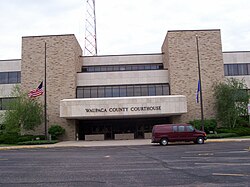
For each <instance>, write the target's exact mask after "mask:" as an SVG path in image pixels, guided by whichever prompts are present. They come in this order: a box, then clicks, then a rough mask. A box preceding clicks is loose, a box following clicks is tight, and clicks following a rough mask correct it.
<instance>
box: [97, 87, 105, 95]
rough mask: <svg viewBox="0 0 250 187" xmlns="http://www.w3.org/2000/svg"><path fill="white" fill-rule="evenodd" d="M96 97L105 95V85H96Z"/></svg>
mask: <svg viewBox="0 0 250 187" xmlns="http://www.w3.org/2000/svg"><path fill="white" fill-rule="evenodd" d="M98 97H105V87H98Z"/></svg>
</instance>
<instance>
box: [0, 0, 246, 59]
mask: <svg viewBox="0 0 250 187" xmlns="http://www.w3.org/2000/svg"><path fill="white" fill-rule="evenodd" d="M85 1H86V0H0V60H4V59H20V58H21V41H22V36H39V35H58V34H75V36H76V38H77V40H78V41H79V43H80V45H81V47H82V49H83V50H84V38H85V19H86V16H85V15H86V14H85V10H86V2H85ZM95 4H96V29H97V48H98V51H97V53H98V55H115V54H116V55H119V54H144V53H160V52H161V45H162V43H163V40H164V38H165V36H166V34H167V31H169V30H202V29H221V37H222V50H223V51H250V1H249V0H208V1H205V0H203V1H202V0H95Z"/></svg>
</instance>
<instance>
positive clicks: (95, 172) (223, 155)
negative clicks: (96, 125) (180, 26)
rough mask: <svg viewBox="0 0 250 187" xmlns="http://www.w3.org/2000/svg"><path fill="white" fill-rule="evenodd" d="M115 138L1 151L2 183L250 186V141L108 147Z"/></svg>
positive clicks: (20, 186) (93, 186) (26, 186)
mask: <svg viewBox="0 0 250 187" xmlns="http://www.w3.org/2000/svg"><path fill="white" fill-rule="evenodd" d="M105 142H106V141H105ZM112 142H114V141H111V142H106V144H105V146H101V147H93V146H90V145H89V147H72V143H70V142H61V143H59V145H60V144H61V145H62V144H64V146H65V145H67V146H65V147H54V148H52V149H41V148H33V149H11V150H1V151H0V168H1V169H0V176H1V177H0V186H4V187H5V186H7V187H12V186H18V187H29V186H32V187H33V186H39V187H41V186H52V187H53V186H55V187H56V186H60V187H64V186H65V187H67V186H91V187H106V186H107V187H110V186H111V187H112V186H114V187H120V186H121V187H124V186H128V187H146V186H150V187H154V186H171V187H172V186H174V187H193V186H194V187H197V186H199V187H207V186H208V187H210V186H211V187H248V186H250V172H249V171H250V150H249V149H248V147H249V144H250V141H239V140H238V141H237V142H236V141H231V142H220V143H215V142H210V141H207V142H206V143H205V144H203V145H198V144H193V143H176V144H170V145H168V146H159V145H158V144H150V140H145V142H144V141H142V140H141V141H137V140H136V141H132V142H133V143H135V142H137V143H138V144H139V143H140V144H142V143H143V142H144V143H147V144H146V145H131V146H129V145H127V144H132V142H131V141H125V142H126V146H109V147H107V145H111V143H112ZM115 142H119V143H116V145H117V144H118V145H121V142H123V141H115ZM73 143H74V142H73ZM75 143H79V144H81V143H86V142H75ZM92 143H93V142H92ZM113 144H114V143H112V145H113ZM74 145H75V144H74ZM81 145H83V144H81ZM85 145H86V144H85ZM99 145H100V143H99Z"/></svg>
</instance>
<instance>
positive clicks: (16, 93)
mask: <svg viewBox="0 0 250 187" xmlns="http://www.w3.org/2000/svg"><path fill="white" fill-rule="evenodd" d="M11 95H12V97H14V98H15V99H14V100H13V101H11V102H9V103H8V107H7V108H8V110H6V112H5V114H4V120H3V124H4V125H5V128H4V129H5V131H6V132H9V133H18V134H20V133H21V130H34V128H35V127H37V126H38V125H40V124H41V123H42V121H43V106H42V104H41V103H40V102H38V100H37V99H34V98H33V99H32V98H29V97H28V95H27V93H22V92H21V90H20V88H19V87H18V86H16V87H14V90H13V92H12V94H11Z"/></svg>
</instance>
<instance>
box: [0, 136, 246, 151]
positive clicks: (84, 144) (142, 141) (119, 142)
mask: <svg viewBox="0 0 250 187" xmlns="http://www.w3.org/2000/svg"><path fill="white" fill-rule="evenodd" d="M241 141H250V138H241V139H233V138H224V139H208V140H206V141H205V143H209V142H241ZM249 143H250V142H249ZM133 145H154V144H151V139H139V140H105V141H63V142H59V143H56V144H44V145H17V146H4V147H0V150H9V149H33V148H58V147H105V146H133Z"/></svg>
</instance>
